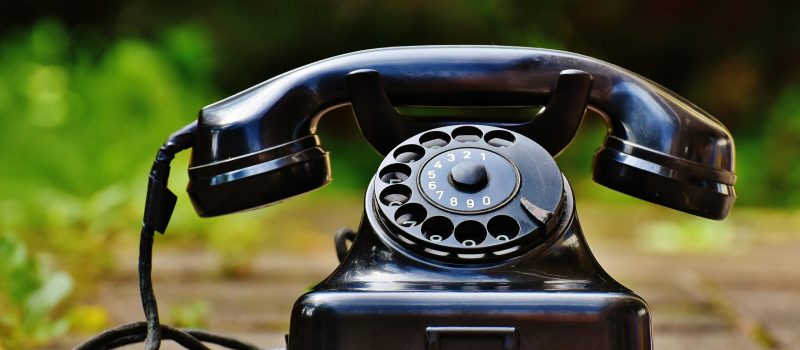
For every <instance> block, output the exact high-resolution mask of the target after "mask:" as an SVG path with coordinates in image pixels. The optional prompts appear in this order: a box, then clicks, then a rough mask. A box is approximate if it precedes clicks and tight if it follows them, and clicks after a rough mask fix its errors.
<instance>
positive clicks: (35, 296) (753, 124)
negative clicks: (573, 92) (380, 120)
mask: <svg viewBox="0 0 800 350" xmlns="http://www.w3.org/2000/svg"><path fill="white" fill-rule="evenodd" d="M3 8H4V9H3V10H2V11H0V121H1V122H2V123H1V125H0V349H3V350H6V349H28V348H42V347H52V348H67V347H69V346H70V345H72V344H74V343H75V342H76V341H78V340H80V339H85V338H86V336H87V335H88V334H91V333H93V332H97V331H99V330H100V329H102V328H105V327H108V326H111V325H114V324H116V323H118V322H121V321H129V320H137V319H140V318H141V316H139V314H138V313H139V312H140V309H139V308H138V306H137V303H138V300H137V297H136V291H135V290H134V288H135V283H132V282H134V280H135V275H134V274H133V272H132V271H133V270H132V267H131V266H132V264H134V259H135V250H136V240H137V238H138V228H139V223H140V217H141V212H142V206H143V204H142V203H143V199H144V193H145V192H144V191H145V186H146V185H145V184H146V178H147V172H148V169H149V165H150V163H151V161H152V158H153V156H154V155H155V151H156V150H157V147H158V146H159V145H160V144H161V143H162V142H163V140H164V139H165V137H166V136H167V135H169V134H170V133H171V132H172V131H173V130H176V129H177V128H179V127H181V126H182V125H184V124H186V123H187V122H189V121H191V120H192V119H193V118H195V117H196V113H197V111H198V110H199V109H200V108H201V107H202V106H204V105H206V104H209V103H211V102H214V101H217V100H219V99H221V98H224V97H226V96H229V95H231V94H233V93H236V92H238V91H240V90H243V89H245V88H247V87H250V86H252V85H254V84H256V83H258V82H261V81H263V80H266V79H267V78H269V77H272V76H275V75H277V74H280V73H282V72H284V71H287V70H290V69H292V68H295V67H298V66H301V65H304V64H307V63H311V62H314V61H316V60H319V59H323V58H327V57H330V56H334V55H338V54H342V53H346V52H350V51H354V50H361V49H368V48H375V47H383V46H399V45H421V44H497V45H517V46H531V47H545V48H553V49H563V50H568V51H574V52H578V53H581V54H585V55H589V56H593V57H596V58H599V59H602V60H605V61H608V62H612V63H615V64H617V65H619V66H622V67H625V68H627V69H629V70H632V71H634V72H637V73H639V74H641V75H643V76H645V77H648V78H650V79H652V80H654V81H656V82H658V83H660V84H662V85H664V86H666V87H668V88H669V89H671V90H673V91H676V92H677V93H679V94H681V95H682V96H684V97H686V98H688V99H689V100H691V101H693V102H694V103H695V104H697V105H698V106H701V107H702V108H703V109H705V110H706V111H708V112H710V113H711V114H712V115H714V116H715V117H717V118H718V119H719V120H720V121H722V122H723V123H724V124H725V125H726V126H728V128H729V129H730V130H731V132H732V133H733V135H734V138H735V140H736V147H737V155H736V158H737V159H736V161H737V162H736V171H737V175H738V180H737V184H736V189H737V192H738V197H739V199H738V201H737V203H736V208H735V209H734V212H733V214H732V215H731V217H730V218H729V219H728V220H727V221H722V222H714V221H708V220H703V219H696V218H693V217H690V216H688V215H684V214H680V213H676V212H673V211H670V210H667V209H661V208H656V207H655V206H654V205H650V204H647V203H645V202H642V201H639V200H636V199H632V198H629V197H625V196H624V195H620V194H616V193H614V192H612V191H610V190H607V189H605V188H603V187H601V186H599V185H596V184H593V183H592V182H591V179H590V165H591V164H590V163H591V156H592V153H593V151H594V149H595V148H596V147H597V146H598V145H599V144H600V143H601V140H602V137H603V135H604V134H605V129H604V128H605V127H604V125H603V123H602V122H601V120H600V118H597V117H596V116H589V117H588V118H587V120H586V121H585V122H584V123H583V125H582V127H581V131H580V133H579V137H578V138H577V139H576V140H575V141H574V142H573V144H572V145H571V146H570V148H569V149H568V151H567V152H565V153H564V154H563V155H562V156H560V157H559V159H558V163H559V165H560V166H561V168H562V170H563V171H564V173H565V174H566V176H567V177H568V178H569V179H570V181H571V182H572V183H573V185H574V187H575V192H576V196H577V197H578V198H579V202H578V205H579V210H580V212H581V215H582V219H583V222H584V225H583V226H584V229H585V231H586V232H587V236H588V238H589V240H590V243H591V244H592V246H593V247H595V246H598V247H599V249H600V251H601V253H599V254H598V257H599V258H601V262H603V257H604V256H610V255H612V254H608V253H606V255H604V254H602V252H604V251H613V252H616V253H614V254H617V253H618V254H622V255H625V254H633V255H632V256H656V257H660V259H661V260H664V261H674V262H675V263H676V264H680V261H685V259H690V260H691V259H701V260H702V259H705V258H708V259H710V260H715V259H732V260H736V261H742V260H744V261H747V260H746V257H747V256H748V255H747V254H750V253H752V252H753V251H757V250H760V249H769V247H778V248H780V247H786V246H790V247H798V245H797V244H796V242H797V241H798V240H800V237H799V236H800V218H799V216H800V211H798V208H800V146H799V145H800V3H798V2H796V1H784V2H781V1H775V2H763V3H762V2H754V1H753V2H750V1H742V0H730V1H704V2H696V1H684V0H678V1H676V0H659V1H650V2H636V1H627V0H616V1H604V2H596V1H554V0H543V1H523V0H503V1H494V2H489V1H436V2H432V1H413V0H387V1H380V2H370V1H364V0H344V1H247V2H225V1H209V0H201V1H195V2H188V1H155V0H142V1H126V0H111V1H102V2H90V1H56V0H52V1H41V0H31V1H25V2H14V3H6V4H4V5H3ZM320 135H321V137H322V139H323V140H324V142H325V144H326V145H327V146H328V147H329V149H330V150H331V152H332V162H333V174H334V181H333V183H332V184H331V185H329V186H328V187H326V188H324V189H322V190H319V191H316V192H314V193H311V194H308V195H305V196H302V197H299V198H297V199H293V200H291V201H288V202H287V203H285V204H282V205H279V206H274V207H270V208H266V209H263V210H259V211H255V212H248V213H244V214H239V215H234V216H227V217H221V218H214V219H199V218H197V217H196V215H195V214H194V213H193V211H192V209H191V205H190V204H189V202H188V199H187V198H186V196H185V193H184V192H183V191H182V188H184V187H185V184H186V180H187V179H186V173H185V171H183V170H182V169H185V168H186V165H187V159H188V155H187V154H183V155H181V156H179V157H178V159H177V160H176V161H175V162H174V163H173V169H176V170H174V171H173V177H172V179H171V180H170V186H171V187H172V188H173V190H174V192H176V193H178V194H179V197H180V198H179V204H178V207H177V209H176V213H175V216H174V217H173V220H172V223H171V226H170V228H169V231H168V234H167V235H165V236H163V237H158V240H157V243H156V246H157V249H156V256H167V257H173V258H164V259H163V261H161V260H157V265H156V267H155V269H156V270H159V269H165V270H167V271H172V273H173V274H171V275H169V274H168V275H164V276H162V278H161V279H160V280H159V278H158V272H157V273H156V291H157V292H158V291H159V283H162V285H163V284H169V283H171V282H170V281H176V280H177V281H187V280H191V281H195V279H193V278H196V279H197V280H202V281H204V282H203V283H208V285H211V286H221V287H219V288H221V289H220V290H223V291H224V290H226V288H239V287H241V285H240V283H242V282H241V281H261V280H265V279H269V278H271V277H275V276H272V275H270V274H265V273H262V272H263V271H264V269H266V270H267V271H272V270H270V268H272V267H269V266H283V267H281V268H278V270H281V269H283V271H287V270H292V268H286V267H285V266H286V265H288V263H286V264H283V265H282V263H281V262H282V261H283V262H286V261H294V260H292V259H293V257H296V256H301V257H303V256H305V257H320V256H322V257H320V258H319V259H321V261H323V262H324V263H322V267H319V268H318V270H319V271H320V272H319V275H313V274H312V275H311V276H309V275H308V274H305V275H303V274H301V277H298V278H299V279H300V282H297V283H299V285H300V287H297V288H298V291H294V290H291V288H288V289H289V290H291V292H289V293H288V294H289V296H290V297H287V299H286V301H281V302H280V303H283V304H288V305H284V306H283V308H279V309H278V311H276V313H280V314H279V315H277V316H270V317H266V316H265V317H266V318H267V319H269V320H274V321H269V322H266V323H263V324H256V325H255V326H252V325H250V326H252V328H253V330H252V331H250V330H248V332H250V333H248V334H251V335H252V337H254V338H253V339H260V338H258V335H257V334H256V333H258V329H266V330H270V331H275V332H281V331H282V329H283V330H285V328H286V326H287V322H288V314H284V313H286V312H287V311H286V310H288V309H287V308H288V306H289V305H290V304H291V299H292V298H293V297H294V296H296V295H298V293H299V292H300V291H301V289H302V288H303V287H304V286H307V285H310V284H311V283H313V282H314V281H315V279H318V278H319V277H323V276H324V273H325V271H329V270H330V269H331V268H332V267H333V266H334V265H335V260H334V258H332V257H333V248H332V244H331V241H332V240H331V237H332V233H333V231H334V230H335V229H336V228H338V227H340V226H351V227H353V226H357V224H358V221H359V217H360V213H361V210H362V208H361V199H362V196H363V193H364V190H365V188H366V185H367V182H368V181H369V178H370V177H371V176H372V174H373V172H374V171H375V168H376V166H377V165H378V163H379V161H380V157H379V156H378V155H377V154H376V153H375V152H373V151H372V150H371V149H369V148H368V146H367V145H366V143H365V142H364V141H363V140H362V138H361V136H360V134H359V131H358V129H357V127H356V126H355V124H354V123H353V118H352V114H351V112H350V111H349V110H346V109H345V110H339V111H336V112H335V113H332V114H331V115H329V116H327V117H326V118H324V119H323V121H322V122H321V131H320ZM615 242H616V243H615ZM787 242H788V243H787ZM604 247H610V248H608V249H611V250H603V249H605V248H604ZM764 247H767V248H764ZM614 249H616V250H614ZM780 252H782V253H780V254H784V255H785V253H786V252H785V251H780ZM637 254H638V255H637ZM776 254H778V253H776ZM265 256H269V257H271V258H267V257H265ZM276 256H277V257H279V258H274V257H276ZM281 257H283V258H281ZM265 259H267V260H265ZM270 259H272V260H270ZM608 259H609V262H608V264H610V265H611V266H612V267H614V266H616V267H617V268H618V270H619V271H620V272H616V273H617V274H619V273H622V276H623V277H624V276H627V275H625V273H624V271H625V270H627V269H629V266H628V265H629V264H627V263H626V262H624V261H623V262H615V260H613V258H611V257H609V258H608ZM273 260H275V261H273ZM295 260H298V259H295ZM265 261H267V262H275V264H267V263H265ZM298 261H303V259H299V260H298ZM659 261H660V260H659ZM703 261H705V260H703ZM635 262H636V260H631V264H633V265H636V263H635ZM159 263H160V264H161V265H159ZM265 264H266V265H269V266H267V267H264V266H263V265H265ZM307 264H309V265H313V264H312V263H307ZM766 264H767V265H769V264H770V260H767V261H766ZM776 264H777V263H776ZM301 265H302V264H301ZM198 266H199V267H198ZM664 266H669V265H664ZM678 266H680V265H678ZM293 268H294V267H293ZM295 269H296V270H298V271H303V266H300V267H297V268H295ZM686 269H687V270H692V268H691V267H687V268H686ZM308 270H309V271H317V270H314V269H313V268H311V267H309V268H308ZM192 271H194V272H196V274H194V275H193V274H192V273H193V272H192ZM197 271H200V272H197ZM755 273H763V274H770V273H773V274H778V273H779V272H776V271H775V270H772V269H767V270H765V271H752V270H750V271H747V270H742V271H736V270H734V272H733V274H734V275H736V274H740V275H747V274H751V275H752V274H755ZM612 274H615V271H612ZM187 276H189V277H187ZM192 276H194V277H192ZM197 276H199V277H197ZM795 276H797V275H795ZM278 277H280V276H278ZM283 277H284V278H286V276H283ZM776 279H778V280H784V281H785V279H781V277H780V276H777V277H776ZM280 280H281V279H280V278H278V282H277V283H280ZM622 280H623V282H625V283H626V284H632V285H633V287H636V286H637V284H639V285H642V286H643V288H645V290H647V289H646V287H647V282H638V281H639V280H637V279H636V278H635V277H631V280H630V281H626V280H625V279H624V278H623V279H622ZM272 282H273V281H270V283H272ZM712 282H713V281H712ZM237 283H238V284H237ZM115 286H120V287H119V288H117V287H115ZM226 286H230V287H226ZM292 286H294V284H292ZM163 288H164V290H169V287H163ZM183 288H184V289H180V288H177V287H176V290H175V295H176V297H175V299H176V301H174V302H172V301H167V302H166V304H165V305H166V306H162V314H164V315H165V316H163V318H165V319H166V320H168V321H171V322H173V323H178V324H180V325H189V326H198V325H199V326H203V325H211V326H215V325H218V324H219V323H220V321H219V317H224V316H217V315H224V312H225V310H224V309H225V307H226V306H229V308H231V307H232V308H235V305H234V306H230V304H226V300H225V297H224V296H215V295H205V294H202V293H200V294H197V293H198V292H197V291H196V290H193V289H194V288H192V287H189V286H187V285H184V287H183ZM210 288H211V287H210ZM720 288H722V290H723V291H724V290H725V288H726V287H725V285H724V284H723V285H722V286H721V287H720ZM785 288H786V289H787V290H788V293H789V294H788V295H790V296H800V295H798V294H793V293H795V292H796V291H797V290H798V287H797V286H796V285H794V284H789V285H787V286H785ZM211 289H213V288H211ZM634 289H636V288H634ZM123 290H130V291H126V292H123ZM181 293H185V298H184V299H180V298H178V297H177V295H181ZM254 293H256V295H257V292H256V291H254ZM220 294H225V293H224V292H220ZM231 298H233V297H231ZM711 299H712V300H711V301H710V302H708V305H707V306H708V307H709V310H711V311H708V310H705V311H708V312H711V313H713V312H712V311H713V309H714V308H715V305H717V304H715V301H714V300H715V299H713V298H711ZM269 300H273V299H269V298H267V297H265V299H264V300H261V302H262V303H269ZM796 301H797V300H795V302H796ZM276 303H278V302H276ZM722 303H723V304H722V305H723V308H724V305H725V302H724V300H723V301H722ZM121 305H122V306H121ZM125 305H127V306H125ZM658 305H660V304H658V302H656V304H655V305H654V309H655V310H656V311H658V310H659V309H658ZM709 305H710V306H709ZM717 306H719V305H717ZM665 309H666V307H665ZM717 309H719V307H717ZM701 311H702V310H701ZM705 311H703V312H705ZM723 311H724V310H723ZM737 315H739V314H737V313H736V312H734V316H732V317H729V316H725V315H724V312H723V313H722V316H720V319H722V320H723V321H721V324H724V325H726V326H721V327H728V328H730V329H734V333H737V334H738V333H742V334H743V335H742V337H744V338H746V339H748V340H747V341H750V342H751V343H752V344H756V346H759V347H774V346H779V344H780V343H781V333H780V330H778V331H775V330H774V329H772V330H771V328H770V327H769V324H765V325H764V327H762V328H764V329H763V330H762V329H761V328H758V327H761V325H762V324H761V323H759V322H760V321H761V320H759V319H758V317H750V316H747V315H744V317H745V318H746V319H745V320H746V321H747V320H750V319H751V318H752V320H753V321H754V322H756V324H757V325H758V327H756V328H755V329H753V328H752V327H751V328H747V327H745V329H744V331H741V332H739V331H736V329H737V328H740V327H739V326H738V325H739V323H740V321H737V319H736V317H739V316H741V315H739V316H737ZM656 316H658V313H656ZM254 317H255V316H254ZM677 317H678V319H679V320H683V319H681V318H680V317H682V316H680V315H679V316H677ZM686 317H689V316H686ZM748 317H749V318H748ZM797 318H800V316H796V317H795V318H794V319H795V320H796V319H797ZM237 325H238V326H237ZM659 325H660V323H658V322H657V323H656V329H655V331H656V333H657V334H658V333H659V332H663V333H668V331H665V330H661V329H659V327H661V326H659ZM250 326H248V324H247V323H246V322H245V323H236V322H234V323H233V325H232V326H231V324H230V323H229V324H228V325H227V327H228V330H230V331H232V332H237V331H239V329H237V327H240V328H247V327H250ZM223 328H225V326H223ZM661 328H664V327H661ZM770 332H772V333H770ZM776 332H777V333H776ZM762 333H763V334H762ZM667 341H668V340H665V342H667ZM747 341H744V342H745V343H747ZM737 344H739V343H737ZM267 345H269V344H267ZM745 348H746V347H745Z"/></svg>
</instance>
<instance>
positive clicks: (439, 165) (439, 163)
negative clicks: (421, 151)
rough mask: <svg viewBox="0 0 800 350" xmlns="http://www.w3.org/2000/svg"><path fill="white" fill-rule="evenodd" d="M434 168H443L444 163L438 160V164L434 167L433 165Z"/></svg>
mask: <svg viewBox="0 0 800 350" xmlns="http://www.w3.org/2000/svg"><path fill="white" fill-rule="evenodd" d="M433 167H434V168H441V167H442V162H441V161H439V160H437V161H436V164H434V165H433Z"/></svg>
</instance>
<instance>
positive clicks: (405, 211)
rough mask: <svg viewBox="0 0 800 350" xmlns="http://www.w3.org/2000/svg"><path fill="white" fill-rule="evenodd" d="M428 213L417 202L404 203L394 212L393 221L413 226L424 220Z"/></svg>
mask: <svg viewBox="0 0 800 350" xmlns="http://www.w3.org/2000/svg"><path fill="white" fill-rule="evenodd" d="M427 214H428V213H427V212H426V211H425V207H423V206H422V205H420V204H417V203H410V204H405V205H403V206H402V207H400V208H399V209H397V212H396V213H395V214H394V221H395V222H396V223H397V224H398V225H400V226H403V227H414V226H417V225H419V224H420V223H422V221H423V220H425V216H426V215H427Z"/></svg>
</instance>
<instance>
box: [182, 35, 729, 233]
mask: <svg viewBox="0 0 800 350" xmlns="http://www.w3.org/2000/svg"><path fill="white" fill-rule="evenodd" d="M384 87H385V88H384ZM389 101H391V102H389ZM348 102H350V103H353V108H354V110H355V112H356V116H357V121H358V125H359V127H360V128H361V131H362V132H363V134H364V136H365V137H366V139H367V141H369V143H370V144H371V145H372V146H373V147H374V148H375V149H376V150H378V152H380V153H381V154H383V155H386V154H387V153H388V151H389V150H390V149H391V148H393V147H394V146H395V145H397V144H399V143H400V142H402V141H403V140H405V139H407V138H409V137H411V136H413V135H415V134H417V133H419V132H421V131H423V130H427V129H431V128H435V127H439V126H444V125H450V124H453V123H454V122H453V121H452V120H444V121H442V120H427V119H425V118H405V117H404V116H402V115H399V114H398V113H397V112H396V109H395V108H394V107H393V106H394V105H398V106H399V105H429V106H531V105H542V106H546V108H545V109H544V110H543V112H542V113H541V114H540V115H539V116H537V117H536V118H534V119H533V120H531V121H529V122H527V123H517V124H509V123H507V122H502V121H493V120H492V119H491V118H487V119H486V120H481V121H480V122H479V124H484V125H496V126H501V127H504V128H507V129H509V130H513V131H517V132H519V133H521V134H522V135H524V136H525V137H527V138H530V139H531V140H533V141H535V142H537V143H538V144H540V145H541V146H542V147H544V148H545V149H546V150H547V151H548V152H549V153H550V154H551V155H556V154H558V153H559V152H560V151H561V150H562V149H563V148H564V147H565V146H566V145H567V144H568V143H569V141H570V140H571V139H572V138H573V136H574V135H575V132H576V131H577V128H578V125H579V124H580V122H581V119H582V117H583V111H584V109H585V108H586V107H588V108H591V109H593V110H596V111H598V112H600V113H601V115H603V116H604V118H605V120H606V123H607V124H608V135H607V137H606V139H605V142H604V143H603V145H602V146H601V147H600V149H599V150H598V151H597V153H596V154H595V157H594V167H593V168H594V170H593V177H594V180H595V181H596V182H598V183H600V184H602V185H604V186H607V187H609V188H612V189H614V190H617V191H620V192H623V193H626V194H629V195H632V196H635V197H638V198H641V199H644V200H647V201H650V202H654V203H657V204H660V205H664V206H667V207H670V208H674V209H677V210H681V211H685V212H688V213H691V214H694V215H699V216H703V217H707V218H713V219H722V218H724V217H725V216H726V215H727V213H728V211H729V210H730V208H731V207H732V205H733V202H734V200H735V193H734V189H733V184H734V182H735V175H734V172H733V167H734V164H733V156H734V148H733V141H732V137H731V135H730V133H729V132H728V131H727V130H726V129H725V128H724V127H723V126H722V125H721V124H720V123H719V122H718V121H717V120H715V119H714V118H713V117H711V116H710V115H708V114H707V113H705V112H703V111H702V110H700V109H699V108H697V107H696V106H694V105H692V104H691V103H689V102H687V101H686V100H684V99H682V98H681V97H679V96H677V95H676V94H674V93H672V92H671V91H669V90H667V89H665V88H663V87H661V86H659V85H657V84H655V83H653V82H651V81H649V80H647V79H645V78H642V77H640V76H638V75H636V74H634V73H631V72H629V71H626V70H624V69H622V68H619V67H616V66H614V65H611V64H608V63H605V62H602V61H599V60H596V59H593V58H590V57H586V56H581V55H577V54H573V53H567V52H561V51H554V50H545V49H531V48H517V47H497V46H488V47H482V46H421V47H399V48H385V49H375V50H368V51H361V52H355V53H350V54H345V55H342V56H337V57H333V58H330V59H326V60H322V61H319V62H316V63H312V64H309V65H307V66H304V67H301V68H298V69H295V70H293V71H290V72H288V73H285V74H282V75H280V76H277V77H275V78H272V79H270V80H267V81H265V82H263V83H261V84H259V85H256V86H254V87H252V88H250V89H248V90H245V91H243V92H241V93H239V94H237V95H234V96H232V97H230V98H227V99H225V100H222V101H220V102H217V103H215V104H212V105H210V106H207V107H205V108H203V109H202V111H201V112H200V117H199V122H198V125H197V133H196V140H197V141H196V144H195V145H194V146H193V150H192V160H191V167H190V169H189V174H190V180H191V182H190V185H189V194H190V196H191V198H192V201H193V203H194V205H195V208H196V209H197V212H198V213H199V214H200V215H201V216H215V215H222V214H227V213H231V212H236V211H241V210H247V209H251V208H255V207H259V206H263V205H267V204H270V203H273V202H276V201H279V200H282V199H285V198H287V197H290V196H293V195H296V194H300V193H303V192H306V191H309V190H312V189H314V188H317V187H320V186H322V185H324V184H326V183H327V182H328V181H329V180H330V172H329V165H328V162H329V160H328V155H327V153H326V151H325V150H324V149H323V148H322V146H321V144H320V142H319V139H318V138H317V136H316V135H315V129H316V124H317V121H318V120H319V117H320V116H322V115H323V114H324V113H325V112H326V111H328V110H330V109H331V108H332V107H335V106H338V105H341V104H345V103H348Z"/></svg>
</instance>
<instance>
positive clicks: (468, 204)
mask: <svg viewBox="0 0 800 350" xmlns="http://www.w3.org/2000/svg"><path fill="white" fill-rule="evenodd" d="M474 207H475V201H474V200H472V199H467V208H474Z"/></svg>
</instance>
